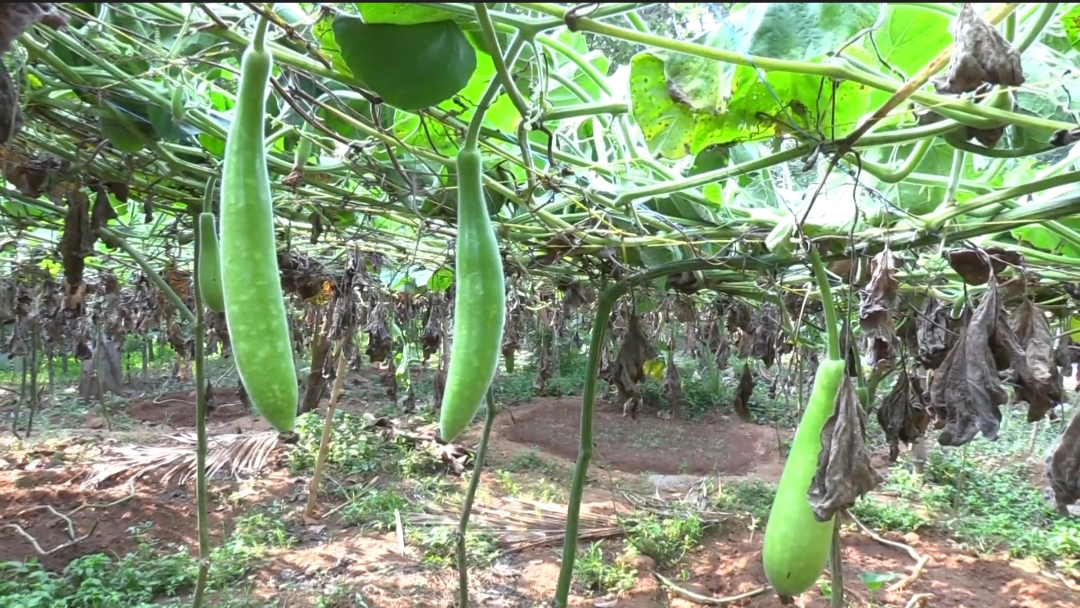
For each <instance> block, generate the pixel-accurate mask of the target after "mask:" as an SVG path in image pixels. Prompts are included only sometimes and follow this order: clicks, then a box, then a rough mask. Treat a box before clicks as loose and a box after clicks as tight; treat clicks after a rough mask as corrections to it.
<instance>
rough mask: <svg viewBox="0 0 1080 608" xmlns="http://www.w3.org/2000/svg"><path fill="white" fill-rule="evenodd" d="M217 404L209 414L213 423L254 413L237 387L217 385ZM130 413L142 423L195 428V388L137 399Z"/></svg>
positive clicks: (129, 405) (215, 390)
mask: <svg viewBox="0 0 1080 608" xmlns="http://www.w3.org/2000/svg"><path fill="white" fill-rule="evenodd" d="M214 404H215V406H216V407H214V408H213V409H212V410H210V413H209V415H208V417H207V419H208V420H209V421H212V422H229V421H231V420H236V419H238V418H243V417H244V416H247V415H249V414H250V413H251V412H249V411H248V408H246V407H245V406H244V404H243V403H242V402H241V401H240V395H239V393H238V392H237V389H236V388H235V387H215V388H214ZM127 413H128V415H129V416H131V417H132V418H134V419H136V420H139V421H140V422H146V423H150V424H163V425H165V426H170V427H173V428H185V427H192V428H194V427H195V390H194V389H191V390H186V391H173V392H171V393H166V394H164V395H159V396H157V397H147V398H145V399H139V400H133V401H132V402H131V403H130V404H128V406H127Z"/></svg>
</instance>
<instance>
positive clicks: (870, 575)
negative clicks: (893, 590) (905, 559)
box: [859, 572, 900, 601]
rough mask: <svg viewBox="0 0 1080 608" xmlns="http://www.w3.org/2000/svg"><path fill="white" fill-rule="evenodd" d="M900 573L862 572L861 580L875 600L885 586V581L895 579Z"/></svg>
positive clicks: (860, 574)
mask: <svg viewBox="0 0 1080 608" xmlns="http://www.w3.org/2000/svg"><path fill="white" fill-rule="evenodd" d="M898 578H900V575H899V574H897V573H895V572H860V573H859V580H860V581H862V584H863V585H866V588H867V589H869V590H870V598H871V600H872V601H875V600H876V598H877V592H878V591H879V590H881V588H882V587H884V586H885V583H889V582H892V581H895V580H896V579H898Z"/></svg>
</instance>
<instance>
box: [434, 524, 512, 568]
mask: <svg viewBox="0 0 1080 608" xmlns="http://www.w3.org/2000/svg"><path fill="white" fill-rule="evenodd" d="M413 537H414V539H415V540H417V541H418V542H419V544H420V546H421V547H422V548H423V551H424V558H423V562H424V564H427V565H429V566H433V567H436V568H449V567H452V566H454V565H456V563H457V538H458V535H457V528H456V527H454V526H435V527H432V528H427V529H425V530H423V531H422V532H420V533H419V534H415V533H414V534H413ZM465 549H466V552H467V554H468V559H469V566H473V567H476V566H479V567H484V566H489V565H491V563H492V562H493V561H495V558H496V557H498V556H499V541H498V539H497V538H495V537H494V536H491V535H490V534H487V533H485V532H479V531H476V530H469V532H468V534H466V535H465Z"/></svg>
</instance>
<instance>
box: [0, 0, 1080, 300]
mask: <svg viewBox="0 0 1080 608" xmlns="http://www.w3.org/2000/svg"><path fill="white" fill-rule="evenodd" d="M650 6H652V5H650V4H648V3H641V4H637V3H622V4H610V5H600V6H593V5H581V6H573V5H570V4H542V3H506V4H498V5H495V7H494V9H493V10H491V11H490V13H489V16H490V20H489V21H490V23H481V22H479V21H478V20H477V17H476V12H475V10H474V8H473V7H472V6H471V5H467V4H455V3H449V4H437V3H380V4H358V5H355V6H354V5H347V4H346V5H318V4H307V3H300V4H277V5H273V7H272V8H268V7H267V6H266V5H254V4H216V3H200V4H174V3H155V4H127V3H117V4H93V3H70V4H53V5H49V4H43V3H39V4H12V5H5V6H3V7H2V8H0V23H2V24H3V30H2V31H0V36H2V37H0V50H2V51H4V53H5V55H4V63H5V65H6V69H5V71H4V73H3V74H0V89H2V90H0V105H2V107H0V114H2V115H3V117H4V118H3V120H4V122H0V127H2V129H0V132H3V135H4V137H3V139H4V141H5V142H6V143H5V145H4V146H3V148H2V149H0V151H2V155H0V162H2V169H3V178H4V180H5V182H6V188H5V190H4V191H3V193H4V199H5V200H4V201H3V203H2V208H3V214H4V218H5V221H4V223H5V231H6V237H7V239H8V240H7V241H6V242H5V246H4V248H3V251H4V256H5V259H7V260H11V259H13V256H15V257H20V258H24V257H25V256H27V255H30V252H31V249H32V248H34V247H40V249H39V250H37V254H38V257H39V258H40V257H41V256H42V255H46V254H47V255H48V256H55V252H56V250H57V248H58V246H59V244H60V243H59V242H60V240H61V239H60V235H61V234H62V227H63V225H64V223H65V217H67V218H68V221H69V222H70V221H71V218H73V217H77V216H75V215H72V212H71V209H73V208H75V207H85V208H86V209H91V207H92V209H91V210H90V211H89V212H88V213H89V215H90V216H91V219H90V226H89V228H90V232H92V233H93V234H94V235H95V239H96V238H97V237H100V240H99V241H98V242H97V243H96V244H95V245H94V246H95V247H96V251H97V252H98V257H100V256H107V255H109V249H108V247H109V246H116V245H117V244H118V242H117V241H127V242H133V241H135V242H142V243H143V245H142V246H140V247H139V250H140V251H141V252H142V253H143V254H144V255H146V256H149V257H151V258H154V259H180V260H189V259H190V255H191V254H190V251H189V250H190V247H184V245H186V244H188V243H189V242H190V240H191V238H192V236H191V235H192V227H193V219H192V218H193V217H194V216H193V214H194V213H195V212H197V211H199V210H201V209H203V208H205V207H206V206H207V205H209V206H210V207H211V208H212V207H213V206H215V205H216V204H217V200H218V193H217V191H216V189H215V188H216V182H215V181H214V178H215V177H216V176H217V175H218V174H219V169H220V164H221V157H222V154H223V151H224V145H225V144H224V138H225V137H226V134H227V132H228V128H229V125H230V120H231V116H232V106H233V103H234V100H235V91H236V85H237V82H236V81H237V74H238V72H239V57H240V53H241V51H242V49H243V46H244V45H245V44H246V43H247V41H248V40H249V37H250V36H251V32H252V30H253V27H254V22H255V19H254V18H255V16H256V15H258V14H264V13H266V12H267V11H268V10H269V11H271V19H272V23H273V24H274V27H272V28H271V36H272V43H271V49H272V52H273V55H274V58H275V62H276V68H275V71H274V74H273V75H272V91H271V94H270V95H269V99H268V102H267V108H266V113H267V121H268V123H267V124H268V133H270V135H269V136H268V137H267V142H266V143H267V146H268V149H269V154H270V158H269V164H270V170H271V173H272V182H273V189H274V196H275V205H276V213H277V216H278V220H279V223H278V229H279V231H280V234H279V236H280V237H281V241H280V242H281V243H282V246H283V247H287V248H289V249H290V250H294V251H302V252H304V253H306V254H308V255H311V256H313V257H314V258H316V259H319V260H323V261H325V262H328V263H334V262H336V263H339V264H342V263H343V261H342V262H337V260H342V259H343V248H342V245H345V244H348V245H351V246H355V247H359V248H361V249H363V250H366V251H372V252H378V253H380V254H382V255H385V256H387V257H388V258H390V259H392V260H395V261H396V262H397V263H398V265H399V266H400V267H401V268H402V269H403V270H404V269H411V270H410V271H411V272H413V273H414V275H415V277H414V279H416V280H417V282H418V283H420V284H423V282H424V281H426V280H432V281H435V280H437V279H436V278H433V277H439V276H443V275H442V274H440V273H441V272H443V271H442V270H441V269H442V268H443V267H444V265H447V259H448V257H449V254H450V253H451V252H452V242H453V238H454V235H455V228H454V218H455V206H456V194H455V193H456V176H455V175H454V170H453V162H452V159H453V157H454V154H455V152H456V150H457V147H458V145H459V144H460V142H461V140H462V138H463V137H464V130H465V126H466V125H467V123H468V121H469V118H470V117H471V115H472V113H473V110H474V108H475V106H476V104H477V103H478V102H479V100H480V98H481V96H482V95H483V93H484V91H485V90H486V89H487V87H488V85H489V84H490V83H491V82H492V81H493V80H498V81H500V82H502V84H504V85H508V86H504V89H503V92H502V93H501V94H500V95H499V96H498V97H497V98H496V99H495V100H494V101H493V103H492V104H491V107H490V109H489V110H488V112H487V115H486V116H487V118H486V121H485V127H484V130H483V133H482V142H483V143H482V147H483V150H484V153H485V156H486V159H487V161H486V163H487V164H486V166H485V168H486V177H485V189H486V194H487V196H488V199H489V200H488V204H489V207H490V209H491V210H492V212H493V213H494V214H495V215H494V218H493V221H494V222H495V224H496V227H497V231H498V236H499V238H500V241H501V243H502V245H503V247H504V252H505V253H504V256H505V257H504V260H505V266H506V268H507V271H508V273H520V274H539V275H545V274H551V273H554V274H558V275H569V276H574V275H582V274H587V275H589V276H590V277H592V278H594V279H595V278H599V277H602V276H608V277H618V276H622V275H623V274H624V273H625V272H626V271H627V270H630V269H633V268H635V267H649V266H654V265H656V264H658V263H662V262H665V261H672V260H678V259H686V258H693V257H698V258H700V257H705V258H716V259H718V260H722V259H731V258H738V259H739V260H741V261H740V262H739V264H740V267H741V268H744V269H749V268H753V269H754V270H755V272H757V271H760V270H761V269H763V268H769V269H771V270H773V271H775V272H776V273H777V276H778V277H779V276H782V275H784V273H785V272H786V270H785V269H787V268H789V267H794V266H796V265H800V264H801V263H800V259H801V256H800V255H799V254H798V250H797V248H796V245H797V244H798V243H799V242H802V241H803V237H807V238H811V239H817V240H824V242H826V244H829V243H831V245H830V247H831V248H830V249H829V252H830V254H831V259H832V260H834V262H837V263H843V260H844V259H845V258H848V257H849V256H852V255H858V254H873V253H876V252H878V251H881V250H882V249H883V248H885V247H886V246H888V247H889V248H890V249H891V250H893V251H898V250H901V249H905V250H910V251H915V250H917V248H918V247H920V246H925V247H926V248H925V250H924V251H926V252H927V253H926V255H925V256H924V257H923V259H922V260H921V261H917V260H916V259H915V257H914V256H907V255H905V256H904V259H903V260H902V262H903V263H902V264H901V265H902V267H903V270H902V271H901V272H900V274H899V275H898V276H899V277H900V278H901V281H902V283H903V287H902V289H906V288H908V287H909V286H911V285H914V284H917V283H927V282H929V281H930V280H931V279H933V278H937V277H941V276H945V277H947V278H948V277H951V278H952V279H953V280H956V279H957V278H958V275H957V273H956V271H955V270H953V269H950V268H949V266H948V264H947V263H946V261H945V260H943V259H942V256H941V255H938V253H939V252H940V250H941V247H942V246H944V245H946V244H947V245H950V246H965V245H963V243H968V244H970V243H972V242H974V243H975V244H977V245H981V246H983V247H991V246H993V247H1000V248H1003V249H1004V250H1007V251H1009V252H1013V253H1016V254H1019V256H1020V259H1022V261H1023V266H1024V268H1025V269H1026V270H1027V271H1028V272H1034V274H1031V275H1030V276H1029V279H1028V280H1029V281H1032V282H1034V281H1035V280H1036V278H1035V277H1036V276H1038V277H1039V278H1040V279H1041V284H1042V285H1052V284H1054V283H1056V282H1060V281H1065V282H1067V281H1071V280H1074V279H1075V277H1076V273H1075V272H1074V271H1073V270H1072V269H1071V266H1072V264H1073V262H1074V260H1075V259H1076V258H1077V256H1080V225H1078V224H1077V221H1076V220H1073V219H1070V216H1072V215H1074V214H1075V213H1076V212H1077V211H1080V196H1078V195H1077V193H1076V192H1075V191H1074V190H1073V186H1072V184H1073V183H1074V182H1075V181H1076V177H1077V176H1080V173H1078V172H1077V171H1076V170H1074V168H1073V164H1072V163H1073V156H1072V155H1071V153H1070V152H1069V150H1070V149H1071V146H1070V144H1071V143H1072V140H1073V139H1074V138H1075V137H1076V136H1077V120H1076V118H1075V115H1074V112H1073V108H1074V107H1075V103H1076V102H1074V101H1073V100H1074V99H1077V98H1078V97H1077V93H1080V90H1078V89H1077V80H1076V76H1075V63H1076V60H1077V51H1076V50H1075V49H1074V45H1075V44H1076V41H1077V36H1078V34H1077V28H1076V25H1075V24H1076V22H1077V19H1076V17H1077V16H1078V15H1080V9H1077V8H1073V7H1071V5H1059V4H1037V3H1029V4H1001V5H994V6H993V7H992V8H991V9H990V10H988V11H986V12H985V13H982V14H980V9H976V8H973V7H972V6H970V5H958V4H919V5H911V4H896V5H884V6H880V7H879V6H878V5H858V6H850V5H811V4H754V5H729V6H721V5H716V4H711V5H703V6H704V8H705V10H706V12H707V13H708V14H709V15H711V19H710V22H711V23H712V25H711V26H710V27H707V28H706V29H705V31H703V33H701V34H700V35H697V36H696V37H695V38H694V39H693V40H678V39H675V38H674V37H672V36H671V35H668V34H664V33H663V32H665V31H668V32H670V27H668V26H666V25H663V24H661V25H656V24H652V23H649V22H648V20H647V19H644V18H642V17H641V16H640V15H639V14H638V13H637V12H635V11H637V10H639V9H646V7H650ZM19 7H22V8H19ZM648 10H655V8H650V9H648ZM657 32H661V33H657ZM999 32H1000V33H999ZM495 44H497V46H498V49H499V50H500V53H501V54H500V53H495V54H494V55H493V54H492V53H491V51H492V48H493V45H495ZM602 49H607V50H608V51H610V52H612V54H613V55H619V54H621V55H623V58H622V59H623V63H621V64H613V63H612V60H611V59H610V58H609V57H608V56H606V55H605V53H604V52H603V50H602ZM627 49H629V51H628V50H627ZM504 55H505V56H507V57H509V58H516V60H515V61H513V62H508V61H506V57H504ZM931 76H933V78H930V77H931ZM898 92H899V93H898ZM208 188H209V189H208ZM95 194H96V196H97V197H98V198H97V200H98V201H99V203H95V204H93V205H92V206H91V205H90V204H89V202H88V201H89V197H90V196H95ZM80 201H82V202H80ZM105 203H109V204H105ZM84 213H87V212H84ZM828 237H832V238H828ZM848 243H850V244H851V247H849V246H848ZM60 249H63V248H62V247H60ZM827 259H830V258H827ZM867 260H868V258H867ZM87 263H89V264H93V263H95V260H94V256H91V257H89V258H87ZM420 268H424V269H425V270H419V269H420ZM447 268H452V266H447ZM792 270H793V271H796V272H799V273H800V274H802V275H803V276H805V272H804V271H800V270H799V269H798V268H792ZM834 270H835V266H834ZM1011 270H1014V269H1010V271H1011ZM445 272H450V270H446V271H445ZM943 273H944V274H943ZM774 278H777V277H774ZM699 279H700V277H699V278H698V279H687V280H689V281H690V282H691V284H690V285H685V284H684V285H681V287H683V288H684V289H686V290H694V289H698V288H700V287H703V286H705V285H706V283H705V282H702V281H700V280H699ZM778 280H783V279H778ZM802 280H803V279H800V281H802ZM695 281H696V282H695ZM684 282H685V281H684ZM675 284H676V286H679V282H678V281H675ZM744 295H745V294H744Z"/></svg>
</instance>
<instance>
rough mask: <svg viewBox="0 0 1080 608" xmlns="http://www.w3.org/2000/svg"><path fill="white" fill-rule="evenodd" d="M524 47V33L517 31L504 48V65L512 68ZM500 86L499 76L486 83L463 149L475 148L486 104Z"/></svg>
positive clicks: (466, 134) (492, 98)
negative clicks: (486, 86) (485, 88)
mask: <svg viewBox="0 0 1080 608" xmlns="http://www.w3.org/2000/svg"><path fill="white" fill-rule="evenodd" d="M524 47H525V35H524V34H523V33H522V32H520V31H519V32H518V33H517V35H515V36H514V39H513V40H511V41H510V45H509V47H507V50H506V61H505V63H506V67H507V68H508V69H509V68H512V67H513V66H514V62H515V61H517V58H518V55H520V54H521V49H522V48H524ZM501 88H502V80H500V79H499V78H492V79H491V84H489V85H488V88H487V90H486V91H484V96H483V97H481V98H480V103H478V104H476V109H475V110H473V115H472V119H471V120H469V130H468V131H466V132H465V143H464V144H462V146H461V148H462V149H463V150H469V149H476V148H477V147H478V142H479V140H480V127H481V126H483V124H484V114H486V113H487V109H488V106H489V105H491V102H492V101H494V100H495V96H496V95H498V93H499V89H501Z"/></svg>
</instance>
